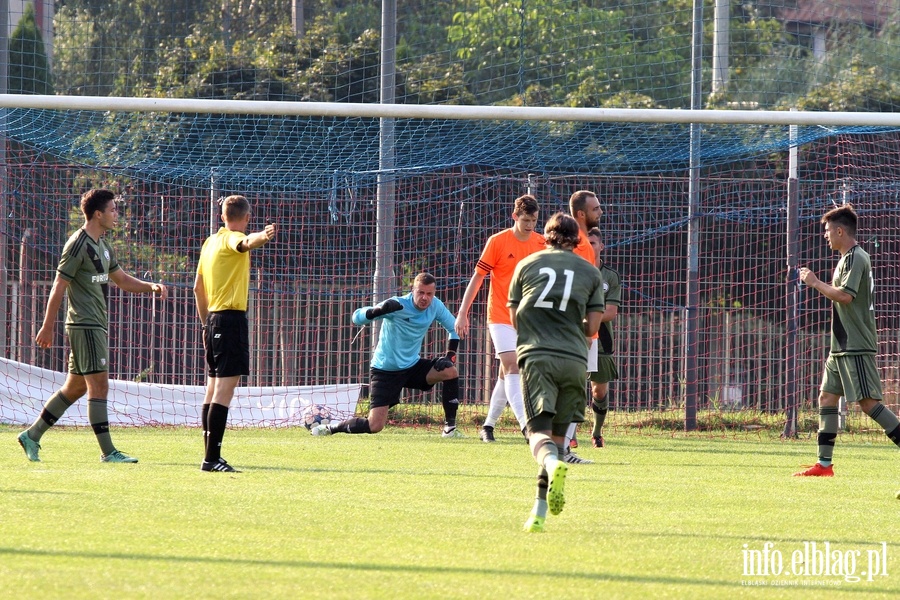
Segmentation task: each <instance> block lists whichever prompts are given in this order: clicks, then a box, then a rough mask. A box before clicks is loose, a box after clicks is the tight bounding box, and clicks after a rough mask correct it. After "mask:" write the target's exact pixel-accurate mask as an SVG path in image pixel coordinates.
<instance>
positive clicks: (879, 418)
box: [869, 402, 900, 446]
mask: <svg viewBox="0 0 900 600" xmlns="http://www.w3.org/2000/svg"><path fill="white" fill-rule="evenodd" d="M869 416H870V417H872V418H873V419H875V422H876V423H878V424H879V425H881V427H882V428H883V429H884V433H885V435H887V436H888V438H890V440H891V441H892V442H894V443H895V444H897V446H900V419H898V418H897V415H895V414H894V413H893V411H891V409H889V408H888V407H887V406H885V405H884V404H882V403H881V402H879V403H878V406H876V407H875V408H873V409H872V412H871V413H869Z"/></svg>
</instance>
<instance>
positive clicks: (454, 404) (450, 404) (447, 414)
mask: <svg viewBox="0 0 900 600" xmlns="http://www.w3.org/2000/svg"><path fill="white" fill-rule="evenodd" d="M441 404H443V405H444V423H445V424H446V425H447V427H449V428H453V427H456V412H457V411H458V410H459V377H455V378H453V379H448V380H447V381H445V382H444V384H443V385H442V386H441Z"/></svg>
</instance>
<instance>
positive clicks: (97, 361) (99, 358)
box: [66, 327, 109, 375]
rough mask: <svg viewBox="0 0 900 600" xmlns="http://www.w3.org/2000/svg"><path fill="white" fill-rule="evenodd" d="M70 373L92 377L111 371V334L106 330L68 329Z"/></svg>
mask: <svg viewBox="0 0 900 600" xmlns="http://www.w3.org/2000/svg"><path fill="white" fill-rule="evenodd" d="M66 335H68V336H69V348H70V351H69V373H72V374H73V375H92V374H94V373H102V372H103V371H109V334H108V333H107V332H106V330H105V329H84V328H81V327H71V328H70V327H66Z"/></svg>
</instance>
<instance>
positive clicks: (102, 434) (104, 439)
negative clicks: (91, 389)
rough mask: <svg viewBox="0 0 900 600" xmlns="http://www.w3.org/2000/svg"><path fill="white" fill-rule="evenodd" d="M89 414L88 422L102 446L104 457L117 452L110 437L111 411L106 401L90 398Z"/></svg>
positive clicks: (101, 450)
mask: <svg viewBox="0 0 900 600" xmlns="http://www.w3.org/2000/svg"><path fill="white" fill-rule="evenodd" d="M87 413H88V422H89V423H90V424H91V429H93V430H94V435H95V436H97V443H99V444H100V452H102V453H103V454H104V455H108V454H112V453H113V452H115V451H116V447H115V446H114V445H113V443H112V437H110V435H109V411H108V409H107V404H106V400H105V399H103V398H88V410H87Z"/></svg>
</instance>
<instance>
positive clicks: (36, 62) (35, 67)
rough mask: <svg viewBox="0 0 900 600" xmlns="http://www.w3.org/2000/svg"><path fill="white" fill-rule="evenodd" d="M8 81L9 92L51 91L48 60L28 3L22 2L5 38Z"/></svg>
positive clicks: (31, 5) (32, 10)
mask: <svg viewBox="0 0 900 600" xmlns="http://www.w3.org/2000/svg"><path fill="white" fill-rule="evenodd" d="M8 82H9V83H8V85H9V87H8V90H9V93H10V94H52V93H53V78H52V74H51V72H50V64H49V62H48V61H47V54H46V52H45V51H44V40H43V39H42V38H41V31H40V29H38V26H37V22H36V21H35V17H34V5H33V4H31V3H28V4H26V5H25V12H24V14H23V15H22V18H21V19H19V24H18V25H16V28H15V30H14V31H13V33H12V36H10V38H9V79H8Z"/></svg>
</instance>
